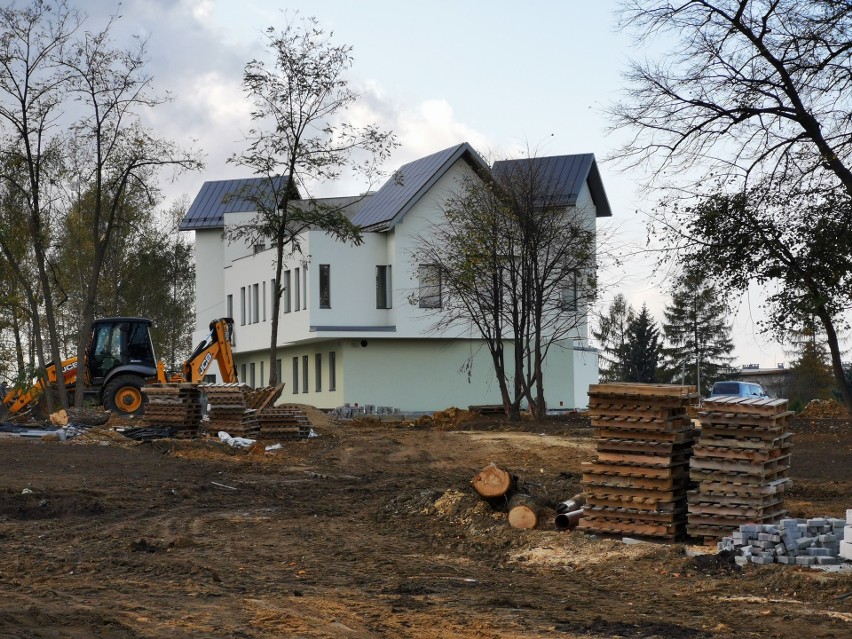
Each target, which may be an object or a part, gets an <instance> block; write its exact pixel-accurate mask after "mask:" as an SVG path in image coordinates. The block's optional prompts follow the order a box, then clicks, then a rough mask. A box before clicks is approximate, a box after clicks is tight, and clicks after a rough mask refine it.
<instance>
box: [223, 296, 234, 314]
mask: <svg viewBox="0 0 852 639" xmlns="http://www.w3.org/2000/svg"><path fill="white" fill-rule="evenodd" d="M233 316H234V296H233V295H228V297H227V298H226V300H225V317H233Z"/></svg>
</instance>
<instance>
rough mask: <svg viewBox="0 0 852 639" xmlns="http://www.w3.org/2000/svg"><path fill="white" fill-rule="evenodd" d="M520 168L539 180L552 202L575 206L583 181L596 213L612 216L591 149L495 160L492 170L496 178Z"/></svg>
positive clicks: (601, 215) (602, 215)
mask: <svg viewBox="0 0 852 639" xmlns="http://www.w3.org/2000/svg"><path fill="white" fill-rule="evenodd" d="M520 168H523V169H524V170H526V169H529V171H530V174H531V175H534V176H535V177H536V179H537V180H539V181H540V182H541V184H542V188H544V189H546V191H547V192H548V193H549V194H550V195H551V196H552V199H554V200H555V202H554V203H555V204H558V205H561V206H575V205H576V204H577V197H578V196H579V194H580V190H581V189H582V188H583V184H584V183H588V185H589V192H590V193H591V195H592V201H593V202H594V203H595V208H596V209H597V213H596V216H597V217H611V216H612V209H610V207H609V200H607V197H606V191H604V187H603V180H601V174H600V171H598V164H597V162H596V161H595V156H594V154H593V153H580V154H577V155H555V156H551V157H543V158H524V159H519V160H503V161H500V162H495V163H494V168H493V169H492V171H493V173H494V176H495V177H496V178H498V179H499V178H500V177H501V176H502V175H503V174H507V173H510V172H512V171H514V170H518V169H520ZM548 199H551V198H548Z"/></svg>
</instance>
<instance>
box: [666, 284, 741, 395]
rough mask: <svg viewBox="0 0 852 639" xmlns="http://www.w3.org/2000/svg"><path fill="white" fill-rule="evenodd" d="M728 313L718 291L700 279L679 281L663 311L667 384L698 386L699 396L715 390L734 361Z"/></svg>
mask: <svg viewBox="0 0 852 639" xmlns="http://www.w3.org/2000/svg"><path fill="white" fill-rule="evenodd" d="M728 312H729V309H728V306H727V304H726V303H725V302H724V301H723V300H722V299H721V298H720V296H719V293H718V291H717V290H716V289H715V288H713V287H711V286H709V285H708V284H707V283H706V282H704V281H703V280H701V279H700V278H699V277H697V276H695V275H692V274H687V275H684V276H683V277H681V278H680V279H679V280H678V282H677V283H676V284H675V287H674V290H673V291H672V300H671V303H670V304H668V305H667V306H666V309H665V311H664V314H665V321H664V322H663V334H664V335H665V338H666V347H665V348H664V349H663V354H664V355H665V366H666V369H667V371H666V378H667V379H668V380H670V381H677V382H680V383H682V384H690V385H696V386H698V390H699V393H700V392H703V391H704V390H705V389H708V388H710V387H711V386H712V384H713V382H714V381H716V380H717V379H718V378H719V376H720V374H721V372H722V371H723V370H724V369H725V368H726V366H727V365H728V364H730V362H731V360H732V359H733V358H732V357H731V351H733V349H734V343H733V341H732V340H731V327H730V326H729V325H728V323H727V316H728Z"/></svg>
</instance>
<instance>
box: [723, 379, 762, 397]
mask: <svg viewBox="0 0 852 639" xmlns="http://www.w3.org/2000/svg"><path fill="white" fill-rule="evenodd" d="M710 397H769V395H767V394H766V391H765V390H763V386H761V385H760V384H755V383H753V382H716V383H715V384H713V390H712V391H710Z"/></svg>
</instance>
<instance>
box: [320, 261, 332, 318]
mask: <svg viewBox="0 0 852 639" xmlns="http://www.w3.org/2000/svg"><path fill="white" fill-rule="evenodd" d="M319 306H320V308H331V266H330V265H329V264H320V265H319Z"/></svg>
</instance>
